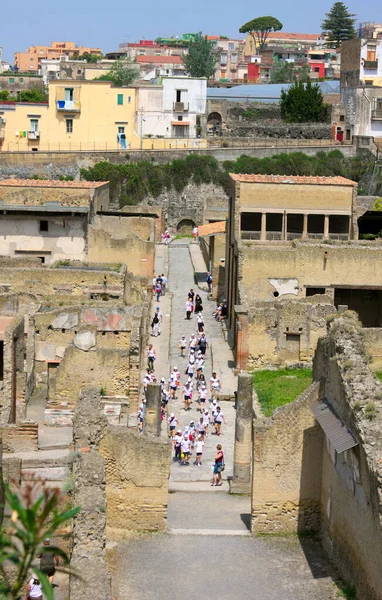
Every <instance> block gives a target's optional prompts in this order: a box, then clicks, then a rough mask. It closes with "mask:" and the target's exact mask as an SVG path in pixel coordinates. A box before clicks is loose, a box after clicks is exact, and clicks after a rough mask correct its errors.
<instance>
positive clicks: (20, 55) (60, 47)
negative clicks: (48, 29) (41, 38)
mask: <svg viewBox="0 0 382 600" xmlns="http://www.w3.org/2000/svg"><path fill="white" fill-rule="evenodd" d="M85 52H87V53H89V54H98V55H99V56H101V55H102V49H101V48H86V47H85V46H76V44H75V43H74V42H52V44H51V46H30V47H29V48H28V49H27V50H26V51H25V52H16V53H15V67H17V68H18V69H19V71H26V72H27V71H38V70H39V69H40V67H41V60H42V59H44V58H46V59H55V60H59V59H60V57H61V56H70V57H72V56H73V55H74V54H75V55H77V54H78V56H82V55H83V54H84V53H85Z"/></svg>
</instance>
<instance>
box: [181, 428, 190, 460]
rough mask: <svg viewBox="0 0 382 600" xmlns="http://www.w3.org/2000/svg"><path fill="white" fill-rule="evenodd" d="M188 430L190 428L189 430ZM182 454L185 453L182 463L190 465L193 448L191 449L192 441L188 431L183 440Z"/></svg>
mask: <svg viewBox="0 0 382 600" xmlns="http://www.w3.org/2000/svg"><path fill="white" fill-rule="evenodd" d="M187 431H188V430H187ZM181 447H182V454H183V460H182V463H181V464H182V465H189V464H190V458H191V450H190V441H189V439H188V433H186V431H185V433H184V435H183V440H182V446H181Z"/></svg>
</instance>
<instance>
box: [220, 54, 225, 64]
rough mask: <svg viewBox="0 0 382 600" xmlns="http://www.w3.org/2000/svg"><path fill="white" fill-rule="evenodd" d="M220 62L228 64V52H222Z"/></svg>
mask: <svg viewBox="0 0 382 600" xmlns="http://www.w3.org/2000/svg"><path fill="white" fill-rule="evenodd" d="M220 64H221V65H226V64H227V55H226V54H221V55H220Z"/></svg>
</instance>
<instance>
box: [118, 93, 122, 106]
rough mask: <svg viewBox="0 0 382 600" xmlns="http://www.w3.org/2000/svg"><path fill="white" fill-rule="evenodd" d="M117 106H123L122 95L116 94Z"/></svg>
mask: <svg viewBox="0 0 382 600" xmlns="http://www.w3.org/2000/svg"><path fill="white" fill-rule="evenodd" d="M117 104H123V94H118V96H117Z"/></svg>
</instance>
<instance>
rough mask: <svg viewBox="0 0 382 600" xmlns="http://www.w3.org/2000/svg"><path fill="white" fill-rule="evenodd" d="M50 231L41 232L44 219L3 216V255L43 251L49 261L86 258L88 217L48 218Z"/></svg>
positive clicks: (0, 251) (0, 222)
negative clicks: (41, 222) (41, 223)
mask: <svg viewBox="0 0 382 600" xmlns="http://www.w3.org/2000/svg"><path fill="white" fill-rule="evenodd" d="M43 220H44V221H47V222H48V231H44V232H40V221H41V219H40V218H36V217H33V216H27V215H23V216H22V217H16V216H11V215H9V214H8V215H3V216H2V218H1V219H0V254H2V255H3V256H17V255H18V253H19V252H23V253H38V251H41V252H42V256H44V257H45V264H53V263H54V262H56V261H57V260H60V259H63V260H65V259H70V260H81V261H82V260H84V258H85V247H86V240H85V235H86V234H85V231H86V217H85V216H78V217H58V218H57V217H55V218H52V217H47V216H45V215H44V216H43Z"/></svg>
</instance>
